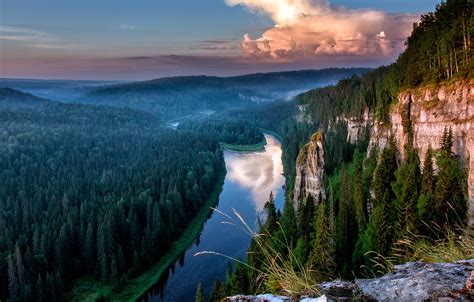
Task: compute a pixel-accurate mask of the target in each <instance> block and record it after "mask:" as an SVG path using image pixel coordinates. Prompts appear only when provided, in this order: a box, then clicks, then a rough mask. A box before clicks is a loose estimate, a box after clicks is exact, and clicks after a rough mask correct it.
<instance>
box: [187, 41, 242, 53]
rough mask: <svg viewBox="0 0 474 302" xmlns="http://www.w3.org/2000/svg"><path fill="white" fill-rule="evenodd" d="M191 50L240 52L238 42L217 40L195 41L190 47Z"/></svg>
mask: <svg viewBox="0 0 474 302" xmlns="http://www.w3.org/2000/svg"><path fill="white" fill-rule="evenodd" d="M189 48H190V49H191V50H210V51H222V52H228V51H230V50H239V47H238V43H236V41H230V40H223V39H215V40H201V41H194V44H193V45H191V46H190V47H189Z"/></svg>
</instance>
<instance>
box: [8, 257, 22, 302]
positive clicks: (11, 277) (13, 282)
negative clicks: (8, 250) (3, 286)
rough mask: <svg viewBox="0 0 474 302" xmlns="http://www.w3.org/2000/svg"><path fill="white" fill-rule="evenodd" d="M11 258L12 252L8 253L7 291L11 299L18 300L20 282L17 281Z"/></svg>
mask: <svg viewBox="0 0 474 302" xmlns="http://www.w3.org/2000/svg"><path fill="white" fill-rule="evenodd" d="M13 258H14V257H13V255H12V254H8V256H7V264H8V292H9V294H10V300H11V301H18V299H19V298H20V283H19V281H18V275H17V270H16V266H15V262H14V260H13Z"/></svg>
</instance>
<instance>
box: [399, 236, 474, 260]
mask: <svg viewBox="0 0 474 302" xmlns="http://www.w3.org/2000/svg"><path fill="white" fill-rule="evenodd" d="M473 232H474V231H473V230H471V229H465V230H461V231H457V232H455V231H453V230H451V229H449V228H447V229H446V230H445V233H444V234H446V237H445V238H444V239H440V240H435V241H432V240H429V239H428V238H426V237H424V236H420V235H411V236H407V237H405V238H403V239H402V240H400V241H399V242H398V243H397V245H396V247H395V256H399V259H401V260H402V261H403V262H408V261H423V262H454V261H457V260H466V259H474V234H473ZM406 251H408V256H405V257H403V256H404V255H405V254H406Z"/></svg>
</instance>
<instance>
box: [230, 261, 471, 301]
mask: <svg viewBox="0 0 474 302" xmlns="http://www.w3.org/2000/svg"><path fill="white" fill-rule="evenodd" d="M319 289H320V291H321V292H322V293H324V296H321V297H319V298H313V299H309V298H307V299H302V300H300V301H305V302H306V301H311V302H312V301H317V302H320V301H383V302H385V301H387V302H391V301H402V302H403V301H409V302H418V301H420V302H424V301H440V302H441V301H445V302H446V301H474V259H472V260H465V261H457V262H455V263H423V262H409V263H405V264H402V265H397V266H395V268H394V270H393V272H391V273H389V274H386V275H384V276H382V277H380V278H374V279H358V280H356V281H355V283H353V282H349V281H344V280H336V281H332V282H325V283H321V284H320V286H319ZM225 301H230V302H288V301H291V300H290V299H289V298H287V297H281V296H272V295H260V296H234V297H229V298H227V299H226V300H225Z"/></svg>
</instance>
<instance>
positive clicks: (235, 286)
mask: <svg viewBox="0 0 474 302" xmlns="http://www.w3.org/2000/svg"><path fill="white" fill-rule="evenodd" d="M249 288H250V280H249V276H248V274H247V269H246V268H245V266H244V265H243V264H242V263H241V260H240V259H238V261H236V263H235V272H234V276H233V278H232V291H233V293H234V294H247V293H248V291H249Z"/></svg>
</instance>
